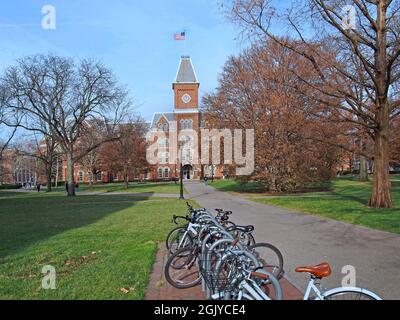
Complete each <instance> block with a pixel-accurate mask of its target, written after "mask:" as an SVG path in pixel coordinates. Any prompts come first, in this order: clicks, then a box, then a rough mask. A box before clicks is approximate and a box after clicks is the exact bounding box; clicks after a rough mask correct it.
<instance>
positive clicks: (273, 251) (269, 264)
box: [249, 243, 284, 280]
mask: <svg viewBox="0 0 400 320" xmlns="http://www.w3.org/2000/svg"><path fill="white" fill-rule="evenodd" d="M249 250H250V252H251V253H252V254H253V255H254V256H255V257H256V258H257V260H258V261H259V262H260V263H261V265H262V269H264V270H266V271H268V272H270V273H272V274H273V275H274V276H275V277H276V278H277V279H278V280H280V279H281V278H282V277H283V275H284V271H283V256H282V253H281V252H280V251H279V249H278V248H277V247H275V246H273V245H272V244H269V243H257V244H255V245H253V246H250V247H249Z"/></svg>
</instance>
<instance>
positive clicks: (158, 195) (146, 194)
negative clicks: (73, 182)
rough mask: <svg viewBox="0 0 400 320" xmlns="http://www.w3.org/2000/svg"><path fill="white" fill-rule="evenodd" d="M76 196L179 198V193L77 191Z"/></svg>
mask: <svg viewBox="0 0 400 320" xmlns="http://www.w3.org/2000/svg"><path fill="white" fill-rule="evenodd" d="M76 194H77V195H78V196H79V195H80V196H132V197H144V198H150V197H155V198H172V199H179V194H165V193H153V192H138V193H134V192H92V191H91V192H89V191H88V192H86V191H82V192H77V193H76Z"/></svg>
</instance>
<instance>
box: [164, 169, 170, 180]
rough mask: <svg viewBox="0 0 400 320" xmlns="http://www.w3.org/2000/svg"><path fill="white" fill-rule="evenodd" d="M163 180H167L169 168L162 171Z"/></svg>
mask: <svg viewBox="0 0 400 320" xmlns="http://www.w3.org/2000/svg"><path fill="white" fill-rule="evenodd" d="M164 178H167V179H168V178H169V168H165V169H164Z"/></svg>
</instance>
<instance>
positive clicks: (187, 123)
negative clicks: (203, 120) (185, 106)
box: [180, 119, 193, 130]
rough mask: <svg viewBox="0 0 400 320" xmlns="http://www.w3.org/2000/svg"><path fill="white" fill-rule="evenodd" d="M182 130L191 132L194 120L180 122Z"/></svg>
mask: <svg viewBox="0 0 400 320" xmlns="http://www.w3.org/2000/svg"><path fill="white" fill-rule="evenodd" d="M180 124H181V129H182V130H190V129H192V128H193V120H192V119H182V120H181V121H180Z"/></svg>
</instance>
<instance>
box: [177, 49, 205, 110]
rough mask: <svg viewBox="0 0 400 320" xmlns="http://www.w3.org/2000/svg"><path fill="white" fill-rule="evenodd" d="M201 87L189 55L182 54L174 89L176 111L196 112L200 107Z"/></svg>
mask: <svg viewBox="0 0 400 320" xmlns="http://www.w3.org/2000/svg"><path fill="white" fill-rule="evenodd" d="M199 87H200V83H199V82H198V80H197V76H196V72H195V71H194V67H193V64H192V60H191V59H190V57H189V56H182V57H181V61H180V63H179V67H178V71H177V73H176V77H175V82H174V83H173V85H172V88H173V90H174V95H175V99H174V102H175V103H174V111H175V112H176V113H180V112H195V111H198V109H199Z"/></svg>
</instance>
